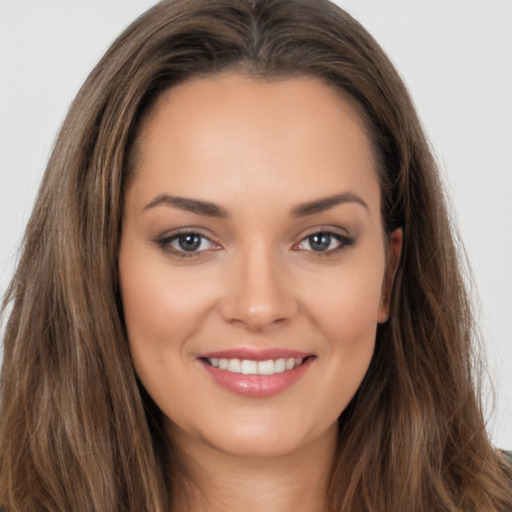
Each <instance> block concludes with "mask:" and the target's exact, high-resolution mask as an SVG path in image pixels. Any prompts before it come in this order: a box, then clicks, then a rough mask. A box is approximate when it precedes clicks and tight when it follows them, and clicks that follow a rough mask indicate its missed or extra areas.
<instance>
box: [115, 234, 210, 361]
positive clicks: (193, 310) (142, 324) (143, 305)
mask: <svg viewBox="0 0 512 512" xmlns="http://www.w3.org/2000/svg"><path fill="white" fill-rule="evenodd" d="M189 270H190V269H189ZM200 273H201V272H197V269H195V271H194V272H187V269H186V268H183V269H177V268H175V267H173V266H171V265H169V264H168V262H166V260H165V257H161V256H157V257H155V255H154V249H153V248H151V249H139V248H137V249H134V250H130V247H129V245H128V244H126V247H122V250H121V252H120V258H119V274H120V284H121V296H122V301H123V310H124V316H125V322H126V328H127V331H128V339H129V342H130V348H131V351H132V356H133V359H134V362H135V364H136V365H137V361H140V360H141V358H146V359H147V358H148V357H150V355H152V356H153V357H154V358H155V360H157V359H158V360H159V361H163V360H164V359H167V358H168V357H169V352H171V351H172V353H173V354H174V355H176V354H179V352H180V350H181V349H182V347H183V346H185V345H186V341H187V339H188V338H189V337H190V336H191V335H192V334H193V332H194V331H195V330H196V329H197V328H198V326H199V325H200V324H201V321H202V319H203V318H204V316H205V315H207V314H208V311H210V309H211V308H212V307H213V306H212V304H213V303H214V297H213V294H212V287H211V286H209V287H206V286H204V282H211V279H210V281H208V280H206V281H205V280H204V276H201V275H198V274H200ZM200 283H203V284H202V285H200ZM147 349H149V350H147Z"/></svg>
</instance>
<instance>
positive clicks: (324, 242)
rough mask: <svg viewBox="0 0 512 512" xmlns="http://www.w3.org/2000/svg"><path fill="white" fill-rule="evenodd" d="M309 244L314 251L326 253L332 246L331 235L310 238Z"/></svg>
mask: <svg viewBox="0 0 512 512" xmlns="http://www.w3.org/2000/svg"><path fill="white" fill-rule="evenodd" d="M309 243H310V245H311V248H312V249H313V250H314V251H325V250H326V249H328V248H329V245H330V244H331V235H328V234H327V233H319V234H317V235H311V236H310V237H309Z"/></svg>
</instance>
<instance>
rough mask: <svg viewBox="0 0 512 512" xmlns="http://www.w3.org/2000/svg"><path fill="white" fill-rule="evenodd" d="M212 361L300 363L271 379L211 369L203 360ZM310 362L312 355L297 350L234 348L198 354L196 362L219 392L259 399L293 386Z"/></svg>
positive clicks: (270, 377) (272, 376)
mask: <svg viewBox="0 0 512 512" xmlns="http://www.w3.org/2000/svg"><path fill="white" fill-rule="evenodd" d="M212 358H218V359H240V360H242V359H250V360H253V361H266V360H269V359H281V358H285V359H287V358H296V359H304V361H303V362H302V364H301V365H300V366H298V367H297V368H294V369H292V370H287V371H284V372H281V373H274V374H273V375H244V374H241V373H233V372H229V371H227V370H220V369H219V368H214V367H213V366H211V365H210V364H208V363H207V362H206V359H212ZM314 359H315V357H314V355H313V354H311V353H306V352H300V351H297V350H289V349H279V348H272V349H258V350H255V349H251V348H237V349H230V350H221V351H215V352H208V353H206V354H201V355H199V356H198V359H197V360H198V362H199V363H200V364H201V365H202V367H203V368H204V369H205V370H206V372H207V373H208V374H209V375H210V377H212V379H213V380H214V381H215V383H216V384H218V385H219V386H220V387H222V388H223V389H225V390H227V391H229V392H231V393H234V394H237V395H241V396H246V397H259V398H263V397H269V396H273V395H277V394H279V393H281V392H283V391H285V390H286V389H288V388H289V387H291V386H293V384H295V383H296V382H297V381H298V380H299V379H301V377H302V376H303V375H304V374H305V373H306V372H307V370H308V369H309V367H310V366H311V363H312V362H313V361H314Z"/></svg>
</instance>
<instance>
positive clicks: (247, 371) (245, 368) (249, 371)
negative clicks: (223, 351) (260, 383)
mask: <svg viewBox="0 0 512 512" xmlns="http://www.w3.org/2000/svg"><path fill="white" fill-rule="evenodd" d="M240 373H243V374H244V375H256V374H257V373H258V363H257V362H256V361H251V360H249V359H244V360H243V361H242V363H241V365H240Z"/></svg>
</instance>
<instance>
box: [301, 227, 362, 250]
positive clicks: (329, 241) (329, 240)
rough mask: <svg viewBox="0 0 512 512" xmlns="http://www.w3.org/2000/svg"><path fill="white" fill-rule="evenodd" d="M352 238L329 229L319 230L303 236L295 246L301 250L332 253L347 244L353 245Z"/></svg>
mask: <svg viewBox="0 0 512 512" xmlns="http://www.w3.org/2000/svg"><path fill="white" fill-rule="evenodd" d="M353 244H354V240H353V239H351V238H349V237H346V236H343V235H340V234H339V233H332V232H329V231H319V232H317V233H312V234H311V235H308V236H307V237H306V238H303V239H302V240H301V241H300V242H299V243H298V244H297V245H296V247H297V248H298V249H299V250H303V251H312V252H316V253H334V252H337V251H339V250H341V249H343V247H345V246H347V245H353Z"/></svg>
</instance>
